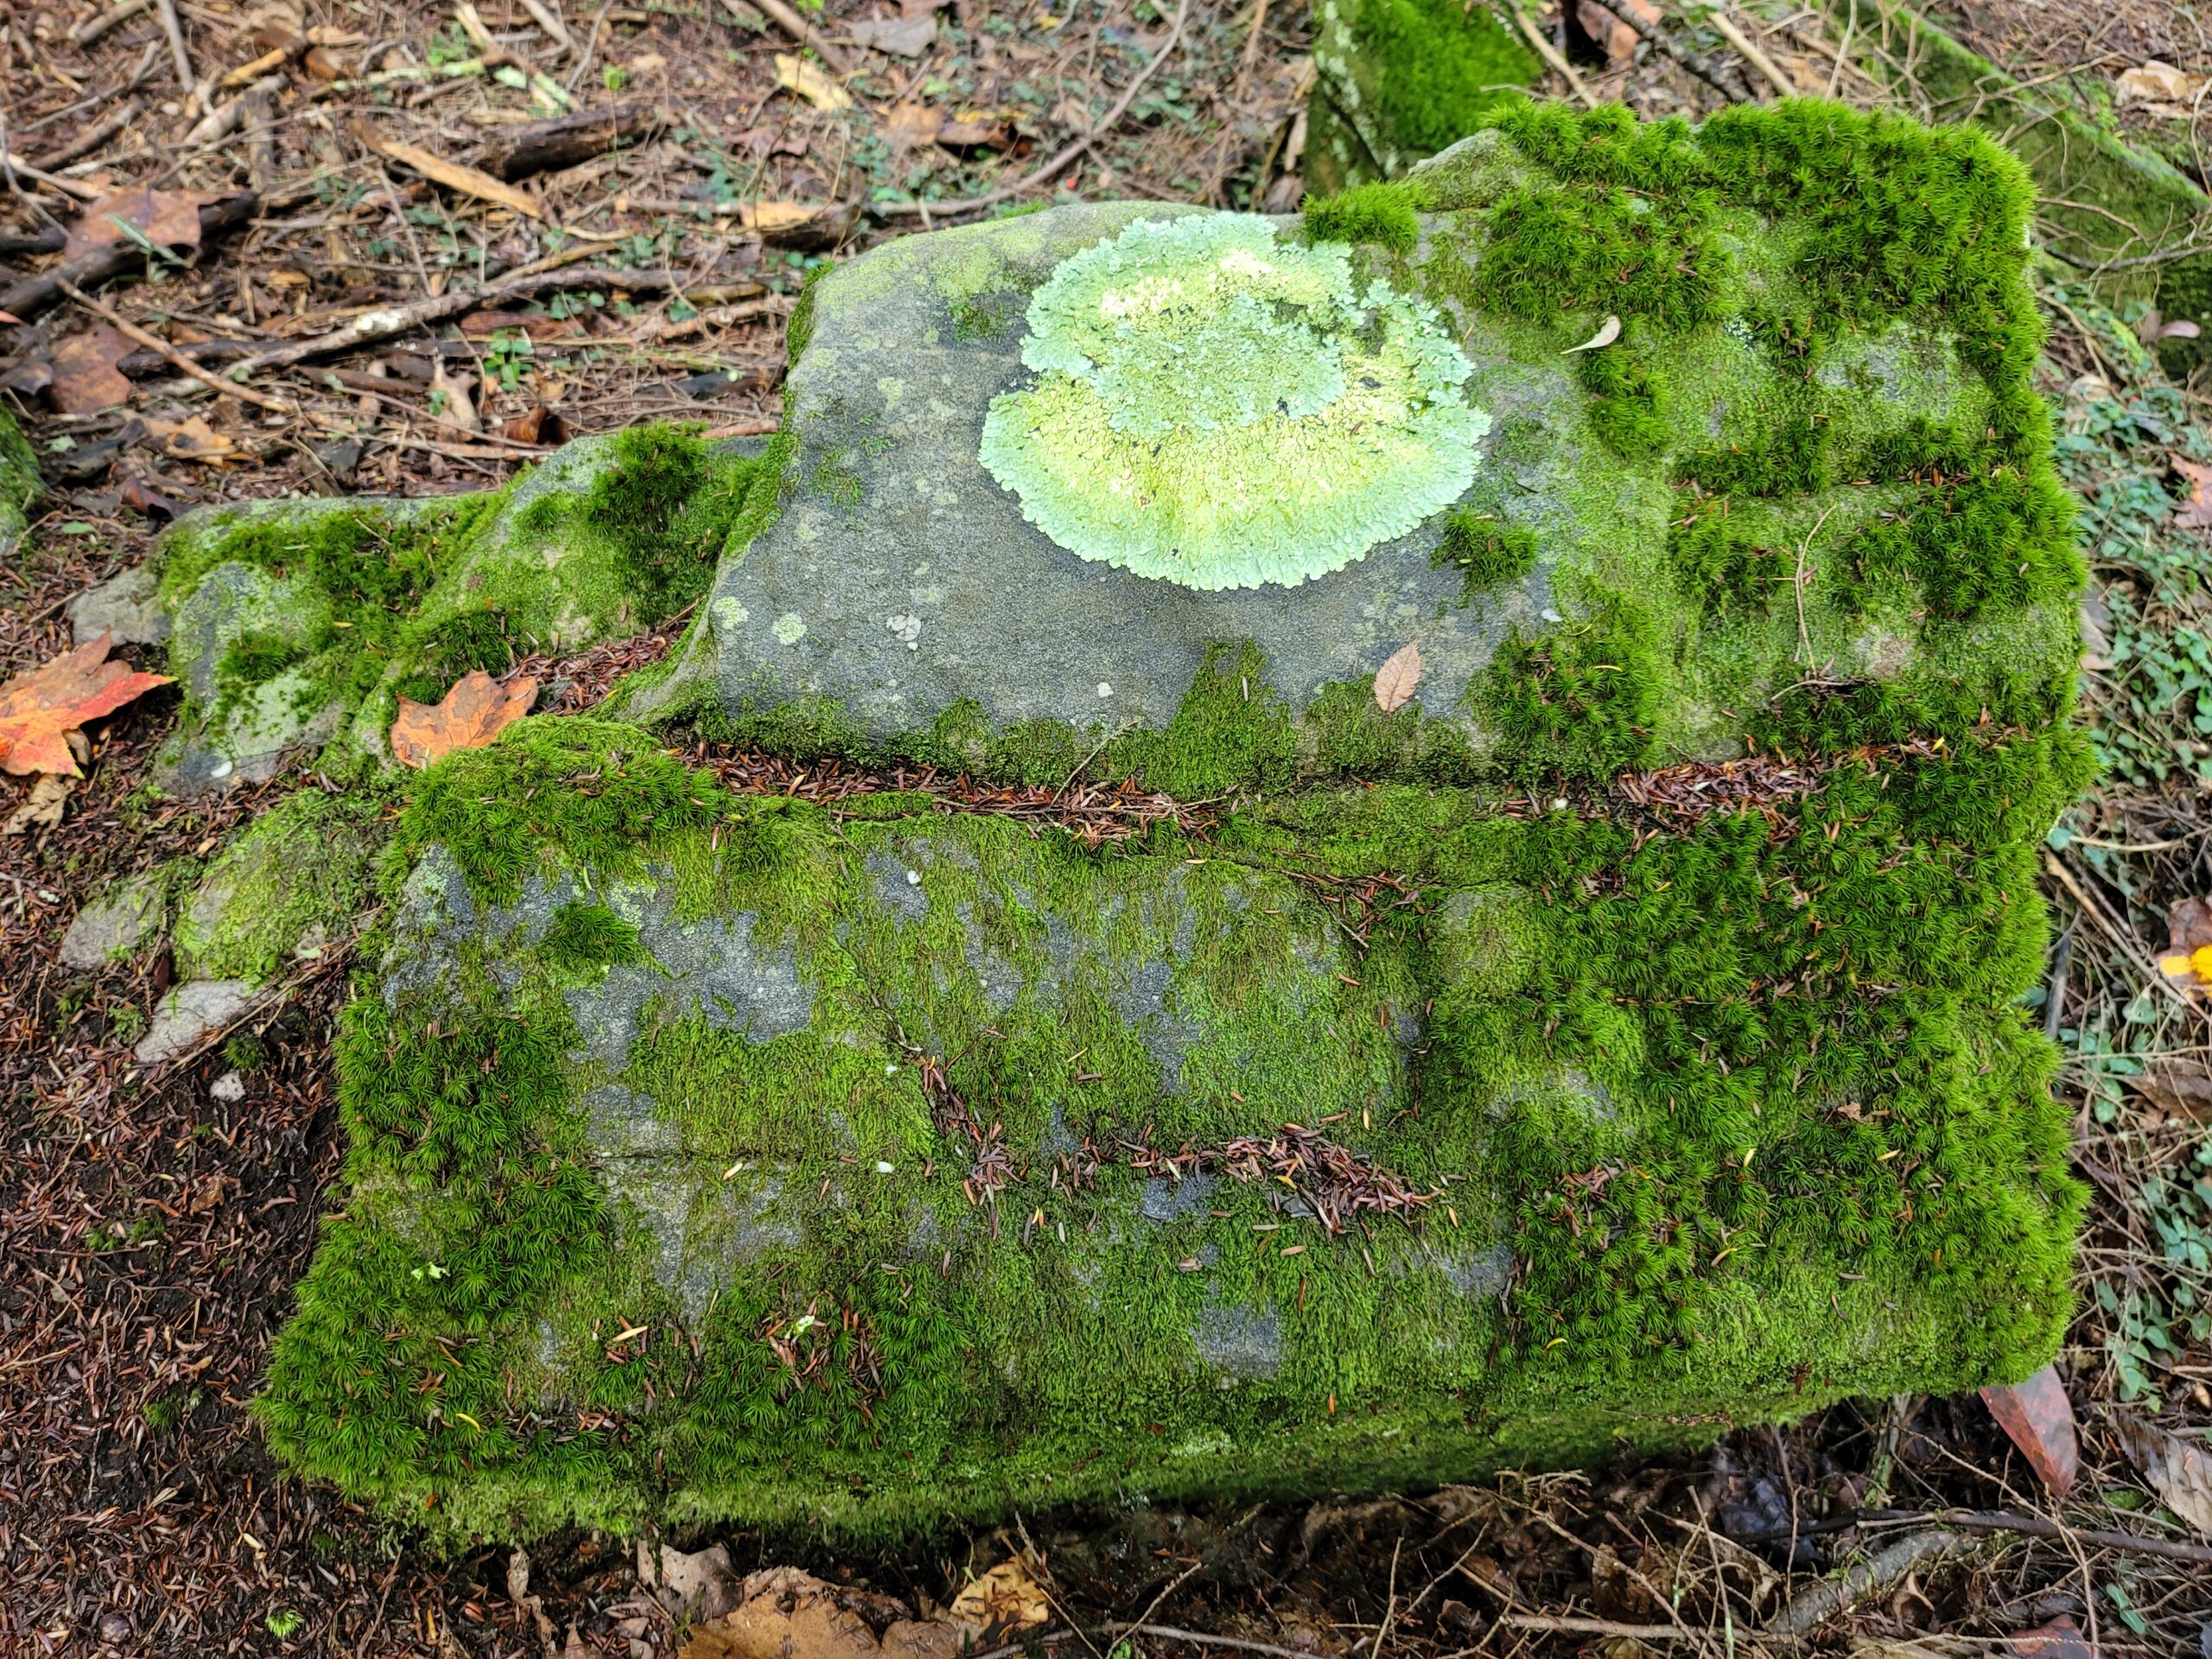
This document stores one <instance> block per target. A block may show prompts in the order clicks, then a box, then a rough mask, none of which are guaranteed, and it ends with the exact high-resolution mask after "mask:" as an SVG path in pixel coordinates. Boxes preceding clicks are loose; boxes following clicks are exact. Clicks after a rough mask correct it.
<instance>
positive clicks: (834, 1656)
mask: <svg viewBox="0 0 2212 1659" xmlns="http://www.w3.org/2000/svg"><path fill="white" fill-rule="evenodd" d="M862 1605H865V1606H868V1607H870V1608H871V1609H872V1610H873V1611H874V1612H875V1613H876V1616H877V1622H879V1623H884V1624H885V1628H884V1631H883V1636H882V1639H881V1640H880V1641H879V1640H878V1639H877V1637H876V1635H875V1631H874V1627H873V1626H872V1625H871V1624H870V1623H869V1621H868V1619H866V1618H862V1617H861V1615H860V1613H859V1612H857V1611H855V1606H862ZM905 1611H906V1609H905V1608H904V1606H902V1605H900V1604H899V1603H898V1602H896V1601H893V1600H892V1599H891V1598H889V1597H887V1596H868V1595H867V1594H865V1592H855V1591H851V1590H845V1589H841V1588H840V1587H838V1586H835V1585H830V1584H825V1583H823V1581H822V1580H820V1579H817V1578H816V1577H815V1576H814V1575H813V1574H812V1573H803V1572H801V1571H799V1569H798V1568H797V1567H764V1568H762V1569H761V1570H760V1572H758V1573H750V1574H748V1575H747V1578H746V1580H745V1583H744V1586H743V1587H742V1590H741V1599H740V1602H739V1605H738V1606H737V1608H736V1609H735V1611H732V1612H729V1613H726V1614H724V1615H723V1616H722V1617H721V1618H713V1619H708V1620H705V1621H703V1622H702V1623H699V1624H694V1625H692V1626H691V1628H690V1630H689V1632H687V1633H686V1635H685V1637H684V1639H683V1646H682V1647H681V1648H680V1649H677V1659H956V1656H957V1655H958V1653H959V1652H960V1649H961V1633H960V1631H959V1630H958V1629H957V1627H955V1626H953V1625H950V1624H924V1623H920V1622H918V1621H917V1620H914V1619H912V1618H903V1617H899V1615H901V1614H903V1613H904V1612H905ZM886 1613H888V1614H890V1615H891V1618H889V1620H888V1621H887V1623H886V1622H885V1621H884V1618H883V1616H884V1615H885V1614H886Z"/></svg>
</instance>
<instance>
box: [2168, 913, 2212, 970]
mask: <svg viewBox="0 0 2212 1659" xmlns="http://www.w3.org/2000/svg"><path fill="white" fill-rule="evenodd" d="M2158 971H2159V972H2160V973H2162V974H2164V976H2166V978H2167V979H2168V980H2169V981H2171V982H2172V983H2173V984H2175V985H2177V986H2179V987H2180V988H2182V989H2183V990H2185V991H2201V990H2203V989H2205V988H2207V987H2212V905H2208V904H2207V903H2205V902H2204V900H2203V899H2183V900H2182V901H2181V902H2180V903H2179V904H2177V905H2176V906H2174V907H2173V908H2172V909H2171V910H2170V911H2168V912H2166V948H2165V950H2164V952H2162V953H2161V954H2160V956H2159V957H2158Z"/></svg>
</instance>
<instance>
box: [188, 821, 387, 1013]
mask: <svg viewBox="0 0 2212 1659" xmlns="http://www.w3.org/2000/svg"><path fill="white" fill-rule="evenodd" d="M379 806H380V803H379V802H378V800H377V799H376V798H375V797H374V795H373V794H370V795H367V796H358V797H353V796H335V795H326V794H325V793H323V792H322V791H321V790H319V789H305V790H302V791H299V792H297V793H296V794H294V795H290V796H288V797H287V798H285V799H284V800H283V801H282V802H280V803H279V804H277V805H276V806H275V807H273V808H271V809H270V810H269V811H267V812H265V813H264V814H262V815H261V816H260V817H257V818H256V819H255V820H254V821H253V823H252V824H251V826H250V827H249V828H248V829H246V831H245V834H244V835H242V836H239V837H238V840H237V841H235V842H232V844H231V845H230V846H229V847H227V848H226V849H224V850H223V851H222V853H221V854H220V855H218V856H217V858H216V859H215V861H213V863H212V864H211V865H209V866H208V868H207V873H206V874H204V875H203V876H202V877H201V878H200V883H199V886H198V887H196V888H195V889H194V892H193V893H192V894H191V895H190V897H188V899H186V900H185V901H184V904H183V906H182V907H181V910H180V911H179V913H178V916H177V924H176V936H175V953H176V960H177V967H178V969H179V970H180V972H181V974H182V975H183V976H186V977H188V978H196V979H242V980H245V981H247V982H251V983H252V984H256V985H260V984H266V983H268V982H270V981H271V980H273V979H276V978H277V977H278V976H280V975H281V974H282V973H283V971H284V970H285V969H288V968H289V967H291V966H292V965H293V964H294V959H295V953H296V952H297V951H302V950H305V951H307V952H308V953H311V954H319V953H320V952H321V950H322V949H324V948H326V947H327V946H330V945H334V944H338V943H339V942H340V940H341V939H343V938H346V936H347V935H349V934H350V933H351V932H352V931H353V927H354V925H355V924H356V921H357V919H358V918H359V915H360V913H361V912H362V911H363V910H364V909H365V907H366V903H367V899H368V897H369V893H370V891H371V886H370V875H371V869H372V865H373V862H374V859H375V854H376V849H377V848H378V844H379V842H380V841H381V838H382V830H381V828H380V825H379V822H378V810H379Z"/></svg>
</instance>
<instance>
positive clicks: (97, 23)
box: [69, 0, 154, 46]
mask: <svg viewBox="0 0 2212 1659" xmlns="http://www.w3.org/2000/svg"><path fill="white" fill-rule="evenodd" d="M153 3H154V0H123V3H122V4H121V5H119V6H116V7H113V8H112V9H111V10H107V11H104V12H102V13H100V15H99V16H97V17H94V18H92V19H91V20H90V21H89V22H82V23H79V24H78V25H77V27H76V28H75V29H72V30H71V31H70V34H69V38H70V39H71V40H73V41H76V42H77V44H78V45H79V46H90V45H91V44H92V42H93V41H97V40H98V39H99V37H100V36H101V35H105V34H106V33H107V32H108V30H110V29H113V28H115V27H116V26H117V25H118V23H127V22H130V20H131V19H132V18H133V17H136V16H137V15H138V14H139V13H140V12H142V11H143V10H146V8H147V7H149V6H150V5H152V4H153Z"/></svg>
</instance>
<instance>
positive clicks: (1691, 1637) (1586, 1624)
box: [1497, 1613, 1703, 1642]
mask: <svg viewBox="0 0 2212 1659" xmlns="http://www.w3.org/2000/svg"><path fill="white" fill-rule="evenodd" d="M1497 1622H1498V1623H1499V1624H1503V1625H1506V1626H1508V1627H1509V1628H1510V1629H1512V1630H1556V1631H1559V1632H1560V1634H1562V1635H1567V1636H1621V1637H1628V1638H1629V1639H1630V1641H1635V1642H1697V1641H1701V1640H1703V1637H1700V1634H1699V1633H1698V1632H1697V1631H1695V1630H1687V1629H1683V1628H1681V1627H1678V1626H1676V1625H1673V1624H1615V1623H1614V1622H1613V1621H1612V1620H1611V1619H1610V1618H1560V1617H1557V1616H1555V1615H1554V1614H1551V1613H1500V1614H1499V1615H1498V1617H1497Z"/></svg>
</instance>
